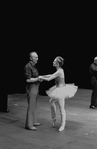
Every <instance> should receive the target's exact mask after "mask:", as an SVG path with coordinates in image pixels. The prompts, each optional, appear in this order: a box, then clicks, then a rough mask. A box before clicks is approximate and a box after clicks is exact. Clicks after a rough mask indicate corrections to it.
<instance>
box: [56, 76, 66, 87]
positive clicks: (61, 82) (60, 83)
mask: <svg viewBox="0 0 97 149" xmlns="http://www.w3.org/2000/svg"><path fill="white" fill-rule="evenodd" d="M55 84H56V86H57V87H61V86H64V85H65V82H64V78H61V77H59V76H58V77H57V78H56V79H55Z"/></svg>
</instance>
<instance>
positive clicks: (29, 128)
mask: <svg viewBox="0 0 97 149" xmlns="http://www.w3.org/2000/svg"><path fill="white" fill-rule="evenodd" d="M25 129H28V130H33V131H35V130H37V128H36V127H34V126H32V127H25Z"/></svg>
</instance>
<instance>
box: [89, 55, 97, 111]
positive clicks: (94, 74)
mask: <svg viewBox="0 0 97 149" xmlns="http://www.w3.org/2000/svg"><path fill="white" fill-rule="evenodd" d="M89 70H90V74H91V84H92V90H93V91H92V95H91V104H90V108H92V109H95V108H97V57H95V58H94V62H93V63H92V64H91V65H90V69H89Z"/></svg>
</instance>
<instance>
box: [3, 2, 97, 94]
mask: <svg viewBox="0 0 97 149" xmlns="http://www.w3.org/2000/svg"><path fill="white" fill-rule="evenodd" d="M3 13H4V14H5V15H4V18H3V19H4V21H3V27H4V34H3V37H4V39H5V42H4V46H5V47H4V62H3V63H5V65H4V70H5V74H6V78H7V85H8V86H7V87H6V88H7V92H8V94H10V93H25V79H24V66H25V64H26V63H27V62H28V61H29V53H30V52H31V51H36V52H37V53H38V55H39V61H38V64H37V67H38V69H39V73H40V75H42V74H49V73H53V72H54V71H55V68H53V66H52V62H53V60H54V58H55V57H56V56H58V55H60V56H62V57H63V58H64V59H65V64H64V66H63V68H64V71H65V75H66V83H73V82H74V83H75V84H76V85H78V86H79V88H86V89H90V88H91V83H90V74H89V66H90V64H91V63H92V62H93V59H94V57H95V56H97V46H96V35H97V34H96V26H97V24H96V20H97V16H96V4H95V3H94V2H78V3H74V2H72V3H70V2H68V3H62V2H56V3H54V2H53V3H50V2H48V3H47V2H46V3H42V2H40V3H38V2H37V3H36V4H29V5H26V4H25V5H24V4H22V5H19V4H17V5H16V4H13V5H11V7H8V8H7V11H6V12H3ZM5 59H6V60H5ZM53 84H54V81H51V82H49V83H48V82H42V83H41V85H40V94H45V90H46V89H48V88H49V87H50V86H52V85H53Z"/></svg>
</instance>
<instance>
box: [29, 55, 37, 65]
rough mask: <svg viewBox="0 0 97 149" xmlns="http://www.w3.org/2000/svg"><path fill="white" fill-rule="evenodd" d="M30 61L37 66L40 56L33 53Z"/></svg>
mask: <svg viewBox="0 0 97 149" xmlns="http://www.w3.org/2000/svg"><path fill="white" fill-rule="evenodd" d="M30 59H31V60H32V61H33V62H34V63H35V64H36V63H37V61H38V55H37V53H32V54H31V55H30Z"/></svg>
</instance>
